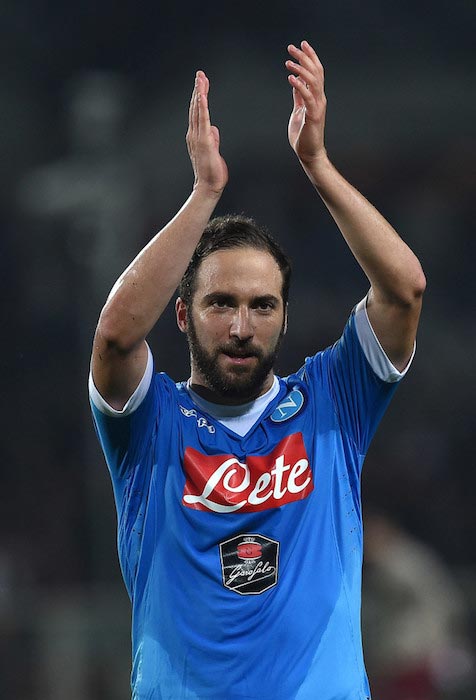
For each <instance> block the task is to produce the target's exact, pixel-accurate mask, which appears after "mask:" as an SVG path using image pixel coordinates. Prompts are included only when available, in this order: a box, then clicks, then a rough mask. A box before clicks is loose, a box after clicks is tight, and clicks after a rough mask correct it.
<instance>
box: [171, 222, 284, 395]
mask: <svg viewBox="0 0 476 700" xmlns="http://www.w3.org/2000/svg"><path fill="white" fill-rule="evenodd" d="M290 276H291V265H290V261H289V258H288V257H287V256H286V254H285V253H284V252H283V251H282V250H281V248H280V247H279V246H278V244H277V243H276V242H275V241H274V240H273V239H272V238H271V236H270V235H269V234H268V233H267V232H266V231H265V230H264V229H262V228H260V227H259V226H257V224H256V223H255V222H254V221H253V220H252V219H249V218H246V217H243V216H224V217H218V218H216V219H212V220H211V221H210V222H209V224H208V226H207V228H206V229H205V231H204V233H203V236H202V238H201V239H200V242H199V244H198V246H197V248H196V250H195V252H194V255H193V257H192V259H191V261H190V264H189V266H188V268H187V270H186V272H185V274H184V276H183V278H182V282H181V284H180V290H179V291H180V297H179V298H178V299H177V303H176V311H177V322H178V325H179V328H180V330H182V331H183V332H184V333H186V334H187V339H188V343H189V347H190V354H191V365H192V382H193V384H194V387H196V388H197V389H199V390H201V392H202V393H203V395H204V396H206V397H207V398H210V399H211V400H214V401H219V402H222V403H243V402H246V401H249V400H251V399H253V398H255V397H256V396H259V395H260V394H261V393H263V392H264V391H266V390H267V389H268V388H269V387H270V386H271V382H272V377H273V366H274V363H275V359H276V355H277V352H278V349H279V345H280V342H281V339H282V337H283V335H284V333H285V331H286V318H287V313H286V311H287V300H288V294H289V283H290Z"/></svg>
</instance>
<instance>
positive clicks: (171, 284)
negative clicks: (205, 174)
mask: <svg viewBox="0 0 476 700" xmlns="http://www.w3.org/2000/svg"><path fill="white" fill-rule="evenodd" d="M219 198H220V194H219V193H216V192H209V191H204V190H200V189H194V191H193V192H192V194H191V195H190V197H189V198H188V199H187V201H186V202H185V204H184V205H183V207H182V208H181V209H180V211H179V212H178V213H177V214H176V216H175V217H174V218H173V219H172V220H171V221H170V222H169V223H168V224H167V225H166V226H165V227H164V228H163V229H162V230H161V231H160V232H159V233H158V234H157V235H156V236H154V238H153V239H152V240H151V241H150V242H149V243H148V244H147V245H146V246H145V248H144V249H143V250H142V251H141V252H140V253H139V255H138V256H137V257H136V258H135V259H134V260H133V261H132V263H131V264H130V265H129V267H128V268H127V269H126V270H125V271H124V272H123V274H122V275H121V276H120V277H119V279H118V280H117V282H116V283H115V285H114V287H113V288H112V291H111V293H110V295H109V297H108V299H107V302H106V304H105V306H104V308H103V310H102V312H101V316H100V319H99V324H98V329H97V333H98V334H99V335H100V336H101V338H102V340H103V341H105V342H106V343H107V344H108V345H110V346H113V347H115V348H117V349H118V350H120V351H123V352H128V351H130V350H132V349H133V348H134V347H136V346H137V345H138V344H139V343H141V342H142V341H143V340H144V339H145V337H146V336H147V335H148V334H149V332H150V331H151V330H152V328H153V327H154V325H155V323H156V322H157V320H158V319H159V317H160V316H161V314H162V312H163V311H164V309H165V307H166V306H167V304H168V303H169V301H170V299H171V297H172V294H173V293H174V291H175V289H176V288H177V286H178V285H179V283H180V280H181V278H182V276H183V273H184V272H185V270H186V268H187V265H188V263H189V261H190V259H191V257H192V254H193V251H194V250H195V248H196V246H197V243H198V241H199V240H200V237H201V235H202V233H203V230H204V229H205V227H206V225H207V223H208V221H209V219H210V217H211V215H212V213H213V210H214V209H215V206H216V204H217V202H218V200H219Z"/></svg>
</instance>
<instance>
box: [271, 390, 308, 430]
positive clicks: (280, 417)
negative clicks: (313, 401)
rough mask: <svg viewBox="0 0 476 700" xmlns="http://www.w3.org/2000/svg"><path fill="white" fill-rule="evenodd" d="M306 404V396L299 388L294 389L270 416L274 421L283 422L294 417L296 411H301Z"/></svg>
mask: <svg viewBox="0 0 476 700" xmlns="http://www.w3.org/2000/svg"><path fill="white" fill-rule="evenodd" d="M303 405H304V396H303V395H302V392H300V391H299V389H293V391H291V392H290V393H289V394H288V395H287V396H285V397H284V399H283V400H282V401H281V403H279V404H278V405H277V406H276V408H275V409H274V411H273V413H272V414H271V416H270V418H271V420H272V421H273V422H274V423H282V422H283V421H285V420H289V419H290V418H293V417H294V416H295V415H296V413H299V411H300V410H301V408H302V407H303Z"/></svg>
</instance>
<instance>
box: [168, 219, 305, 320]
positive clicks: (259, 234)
mask: <svg viewBox="0 0 476 700" xmlns="http://www.w3.org/2000/svg"><path fill="white" fill-rule="evenodd" d="M247 247H250V248H256V250H264V251H266V252H267V253H269V254H270V255H272V256H273V258H274V259H275V260H276V262H277V264H278V267H279V269H280V270H281V274H282V276H283V286H282V291H281V293H282V297H283V303H284V304H286V303H287V301H288V296H289V285H290V282H291V261H290V259H289V257H288V256H287V255H286V253H285V252H284V251H283V250H282V248H281V247H280V246H279V245H278V243H277V242H276V241H275V240H274V238H273V237H272V236H271V235H270V233H268V231H267V230H266V229H265V228H263V227H261V226H258V224H257V223H256V221H254V219H251V218H250V217H247V216H242V215H241V214H227V215H226V216H217V217H215V218H214V219H210V221H209V222H208V224H207V226H206V228H205V230H204V232H203V234H202V237H201V238H200V240H199V242H198V245H197V247H196V248H195V251H194V253H193V255H192V259H191V260H190V262H189V264H188V267H187V269H186V270H185V274H184V276H183V277H182V280H181V282H180V286H179V294H180V297H181V299H182V301H184V303H185V304H186V305H187V306H189V305H190V304H191V302H192V299H193V295H194V294H195V291H196V290H195V282H196V277H197V272H198V268H199V267H200V264H201V263H202V261H203V260H205V258H207V257H208V256H209V255H211V254H212V253H216V252H217V251H218V250H223V249H227V248H247Z"/></svg>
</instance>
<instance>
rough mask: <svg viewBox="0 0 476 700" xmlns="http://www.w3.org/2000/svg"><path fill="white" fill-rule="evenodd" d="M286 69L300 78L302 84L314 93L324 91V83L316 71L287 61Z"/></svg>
mask: <svg viewBox="0 0 476 700" xmlns="http://www.w3.org/2000/svg"><path fill="white" fill-rule="evenodd" d="M285 65H286V68H287V69H288V71H290V72H291V73H294V74H295V76H296V77H297V78H300V79H301V80H302V82H303V83H304V84H305V85H307V86H308V87H309V89H312V90H313V91H314V92H315V91H318V90H319V89H322V81H321V80H320V79H319V76H318V75H317V74H316V71H315V70H309V69H308V68H306V67H304V66H301V65H300V64H299V63H295V62H294V61H289V60H288V61H286V64H285Z"/></svg>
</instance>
